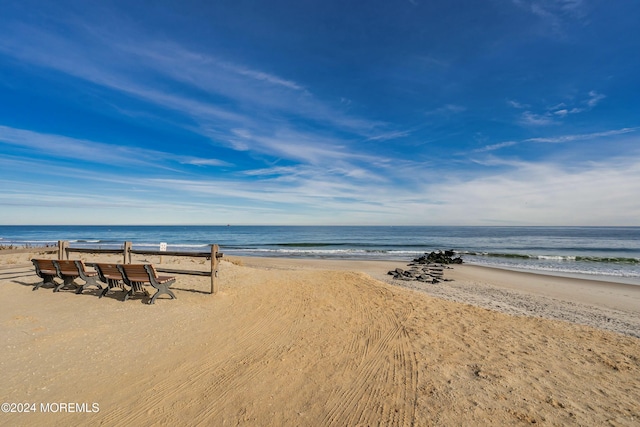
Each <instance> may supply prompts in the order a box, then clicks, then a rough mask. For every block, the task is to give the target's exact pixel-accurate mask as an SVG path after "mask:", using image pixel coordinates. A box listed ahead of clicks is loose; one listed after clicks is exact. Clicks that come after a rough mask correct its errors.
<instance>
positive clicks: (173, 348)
mask: <svg viewBox="0 0 640 427" xmlns="http://www.w3.org/2000/svg"><path fill="white" fill-rule="evenodd" d="M24 257H26V255H25V256H23V257H21V258H20V259H13V260H10V261H5V262H4V266H3V267H2V270H0V306H1V310H0V313H1V314H0V322H1V323H2V335H3V345H2V347H1V348H0V363H1V365H0V367H1V368H2V372H3V379H2V386H1V387H0V396H1V398H2V401H3V402H16V403H18V402H22V403H31V402H33V403H37V405H38V408H37V409H38V411H37V412H36V413H23V414H15V413H2V414H0V424H2V425H30V426H32V425H97V424H100V425H159V424H163V425H252V426H253V425H296V426H298V425H309V426H315V425H323V426H324V425H336V426H345V425H365V426H366V425H385V426H386V425H391V426H410V425H519V424H523V425H524V424H530V423H533V422H535V423H537V424H540V425H607V424H609V425H629V426H631V425H637V423H638V420H640V411H639V410H638V405H637V402H638V401H640V340H639V339H638V338H635V337H632V336H627V335H623V334H619V333H614V332H610V331H604V330H601V329H595V328H592V327H589V326H583V325H577V324H575V323H571V322H561V321H553V320H547V319H542V318H537V317H532V316H515V315H511V314H506V313H501V312H498V311H495V310H488V309H486V308H481V307H476V306H473V305H469V304H465V303H460V302H454V301H448V300H445V299H442V298H435V297H432V296H429V295H427V294H425V293H424V292H420V291H416V290H411V289H406V288H403V287H400V286H394V285H391V284H388V283H384V282H383V281H381V280H379V279H381V278H382V276H381V274H382V272H383V271H384V269H385V268H387V267H388V264H389V263H374V264H366V265H361V264H358V263H348V264H349V265H348V266H347V265H346V264H345V263H342V264H340V263H334V262H322V261H316V262H296V261H292V260H268V259H263V260H257V261H256V260H253V259H244V260H239V262H237V264H240V263H241V264H242V265H237V264H235V263H231V262H229V261H223V262H222V263H221V266H220V284H221V292H220V293H219V294H217V295H208V294H206V293H205V292H206V291H208V289H209V282H208V278H206V277H199V276H179V278H178V282H177V284H176V286H175V289H177V291H176V294H177V297H178V299H177V300H169V299H165V298H164V297H162V298H160V299H158V301H157V302H156V305H155V306H149V305H147V304H145V303H144V302H145V298H142V297H137V298H134V299H132V300H129V301H127V302H122V301H120V298H121V295H120V294H119V293H118V292H114V293H111V294H109V295H108V296H107V297H105V298H102V299H98V298H97V296H96V295H97V292H96V291H85V294H83V295H75V294H74V293H73V292H72V291H63V292H60V293H56V294H53V293H52V292H51V290H50V289H45V288H41V289H39V290H38V291H36V292H33V291H32V290H31V289H32V286H33V284H35V283H36V282H37V281H38V280H39V279H38V278H37V277H36V276H35V275H34V274H33V270H32V268H29V267H28V266H27V267H21V268H15V267H12V264H20V265H24V259H23V258H24ZM88 258H91V257H88ZM150 261H152V262H156V263H157V261H158V260H157V259H152V260H150ZM166 263H167V264H168V265H175V266H179V265H182V266H183V267H184V265H185V264H188V265H189V268H190V269H192V268H194V267H198V266H199V265H203V264H199V263H201V261H193V260H190V259H184V258H183V259H180V260H178V259H168V260H166ZM396 264H397V263H396ZM203 268H204V266H203ZM463 270H464V269H463ZM463 273H464V271H460V270H459V271H458V273H454V272H450V273H448V274H454V275H455V274H459V275H460V274H463ZM376 276H378V277H377V278H376ZM519 277H520V278H523V280H526V276H517V275H516V276H515V278H514V280H518V278H519ZM464 280H467V279H459V280H456V282H451V283H452V284H453V283H456V284H458V285H461V284H462V283H463V282H464ZM497 281H498V282H499V280H497ZM476 285H477V286H481V285H478V284H476ZM486 285H487V286H497V287H499V285H500V283H497V284H491V283H487V284H486ZM578 303H579V302H578ZM618 308H619V309H621V311H623V312H624V309H623V308H620V307H618ZM51 402H72V403H73V402H80V403H82V402H87V403H90V404H93V403H97V404H98V406H99V411H98V412H89V413H86V412H84V413H69V412H63V411H59V412H57V413H50V412H49V413H43V412H41V411H40V410H39V409H40V406H39V405H40V403H51Z"/></svg>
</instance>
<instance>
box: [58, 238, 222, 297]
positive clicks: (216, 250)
mask: <svg viewBox="0 0 640 427" xmlns="http://www.w3.org/2000/svg"><path fill="white" fill-rule="evenodd" d="M55 251H56V250H52V251H51V252H55ZM57 252H58V259H69V254H70V253H94V254H122V259H123V264H131V255H132V254H136V255H160V257H162V256H183V257H190V258H207V259H209V260H210V261H211V264H210V267H211V268H210V270H209V271H195V270H176V269H169V268H162V267H160V268H156V270H157V271H160V272H163V273H175V274H189V275H197V276H209V277H211V292H210V293H211V294H216V293H218V291H219V284H218V262H219V260H220V258H222V256H223V254H222V252H220V247H219V246H218V245H211V251H210V252H178V251H153V250H138V249H133V248H132V244H131V242H124V245H123V246H122V249H98V248H71V247H69V242H68V241H66V240H59V241H58V249H57ZM87 264H89V265H91V264H93V263H87Z"/></svg>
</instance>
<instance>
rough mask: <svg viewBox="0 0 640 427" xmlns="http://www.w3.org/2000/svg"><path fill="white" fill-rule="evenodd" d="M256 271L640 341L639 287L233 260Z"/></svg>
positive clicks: (474, 269) (480, 270) (388, 265)
mask: <svg viewBox="0 0 640 427" xmlns="http://www.w3.org/2000/svg"><path fill="white" fill-rule="evenodd" d="M231 258H232V259H237V260H238V261H239V262H240V263H241V265H244V266H248V267H253V268H266V269H283V270H296V269H300V270H305V269H317V270H325V269H331V270H338V271H358V272H362V273H365V274H367V275H369V276H370V277H372V278H373V279H375V280H378V281H381V282H384V283H387V284H390V285H392V286H398V287H402V288H406V289H411V290H414V291H418V292H421V293H425V294H427V295H430V296H432V297H436V298H441V299H444V300H448V301H453V302H458V303H464V304H470V305H473V306H476V307H480V308H484V309H488V310H493V311H497V312H501V313H505V314H510V315H517V316H531V317H538V318H544V319H550V320H560V321H566V322H570V323H575V324H582V325H587V326H591V327H595V328H598V329H602V330H609V331H613V332H617V333H621V334H625V335H630V336H634V337H637V338H640V286H637V285H631V284H625V283H619V282H610V281H603V280H587V279H583V278H577V277H564V276H555V275H549V274H537V272H536V273H534V272H522V271H514V270H508V269H502V268H493V267H487V266H479V265H470V264H462V265H455V266H449V267H450V268H448V269H445V270H444V272H445V278H448V279H453V281H451V282H448V281H447V282H440V283H438V284H426V283H422V282H416V281H408V282H407V281H402V280H394V279H393V278H392V277H391V276H389V275H388V274H387V272H388V271H390V270H394V269H395V268H397V267H400V268H406V265H407V263H401V262H397V261H373V260H366V261H348V260H317V259H297V258H267V257H231Z"/></svg>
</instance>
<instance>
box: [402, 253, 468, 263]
mask: <svg viewBox="0 0 640 427" xmlns="http://www.w3.org/2000/svg"><path fill="white" fill-rule="evenodd" d="M455 254H456V253H455V252H454V251H444V252H443V251H434V252H431V253H428V254H427V253H425V254H424V255H423V256H421V257H420V258H416V259H414V260H413V262H414V263H418V264H462V258H460V257H459V256H458V257H455V258H454V256H455Z"/></svg>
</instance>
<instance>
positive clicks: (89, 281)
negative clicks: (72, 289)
mask: <svg viewBox="0 0 640 427" xmlns="http://www.w3.org/2000/svg"><path fill="white" fill-rule="evenodd" d="M85 277H86V278H84V277H83V278H82V280H84V284H82V285H80V287H79V288H78V290H77V291H76V294H81V293H82V291H84V288H86V287H87V286H95V287H96V288H98V289H102V285H101V284H100V283H98V282H97V281H96V279H97V277H90V276H85Z"/></svg>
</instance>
